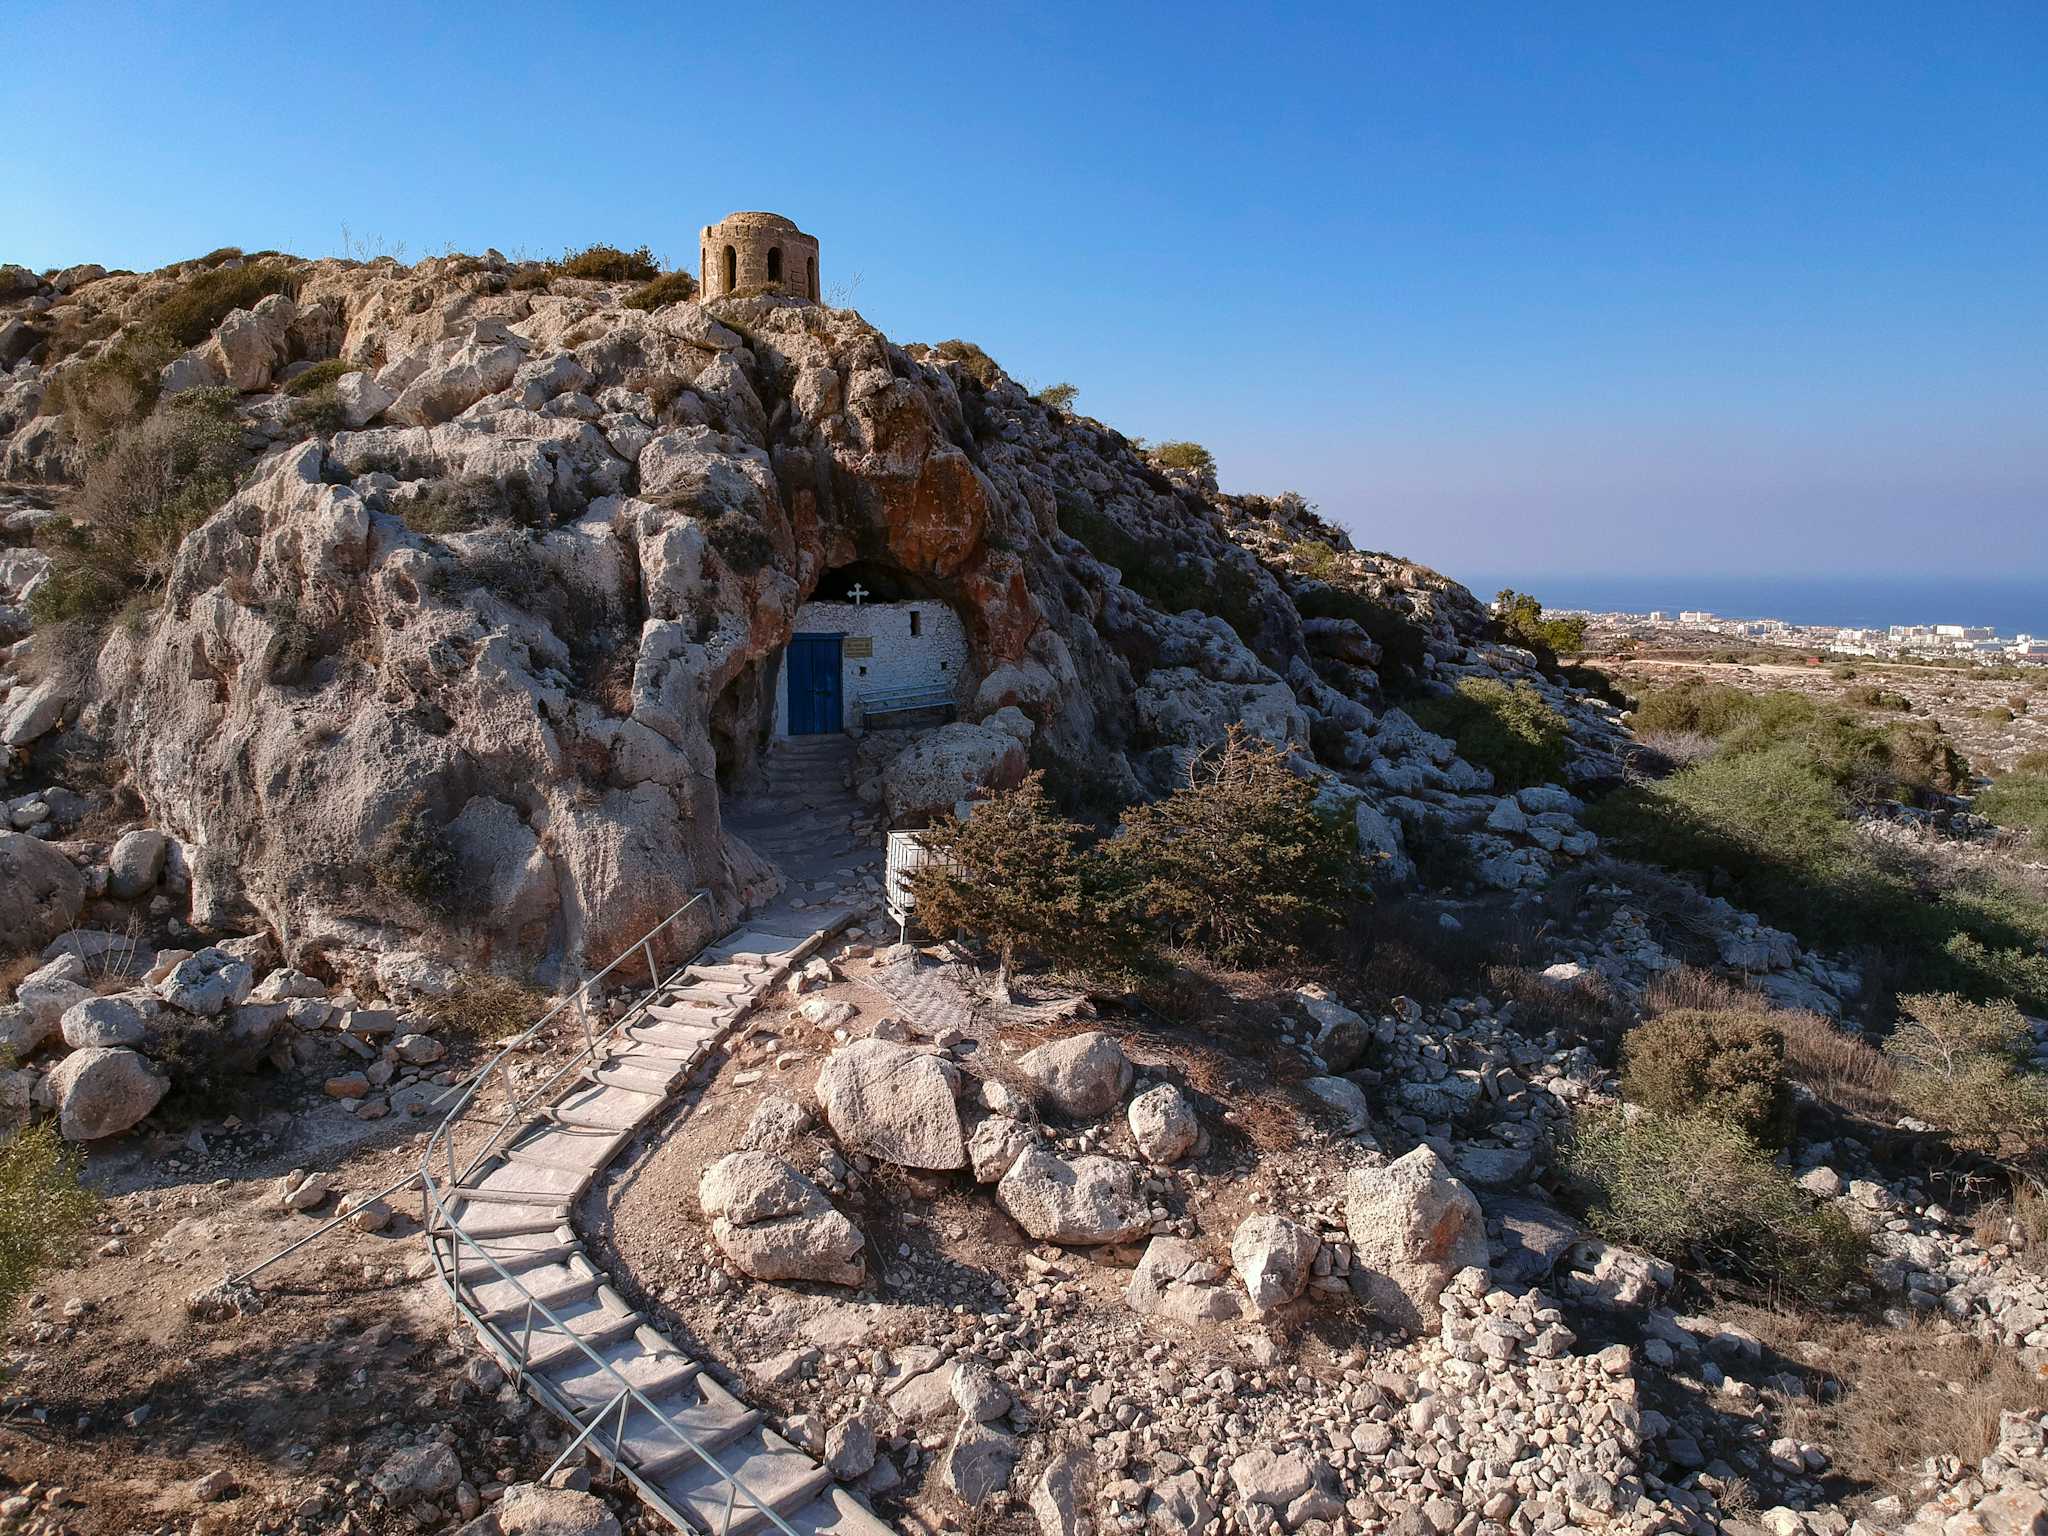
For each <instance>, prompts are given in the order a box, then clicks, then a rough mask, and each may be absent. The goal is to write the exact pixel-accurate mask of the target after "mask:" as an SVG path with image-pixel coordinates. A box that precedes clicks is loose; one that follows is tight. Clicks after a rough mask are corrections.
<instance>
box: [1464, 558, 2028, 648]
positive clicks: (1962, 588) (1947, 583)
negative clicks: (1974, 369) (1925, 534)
mask: <svg viewBox="0 0 2048 1536" xmlns="http://www.w3.org/2000/svg"><path fill="white" fill-rule="evenodd" d="M1445 574H1446V575H1448V576H1453V577H1455V578H1456V579H1457V580H1459V581H1462V582H1463V583H1464V584H1465V585H1466V586H1468V587H1470V588H1471V589H1472V592H1473V595H1474V596H1476V597H1478V598H1479V599H1480V600H1481V601H1489V600H1491V599H1492V597H1493V595H1494V593H1496V592H1498V591H1499V590H1500V589H1501V588H1502V587H1513V588H1515V589H1516V590H1517V591H1521V592H1527V593H1529V594H1530V595H1531V596H1533V597H1535V598H1536V599H1537V600H1538V601H1539V602H1541V603H1542V604H1543V606H1544V607H1546V608H1585V609H1590V610H1591V611H1593V612H1595V613H1649V612H1651V611H1653V610H1656V609H1663V610H1665V611H1667V612H1669V613H1670V614H1671V615H1672V616H1673V617H1674V618H1675V617H1676V616H1677V614H1678V613H1679V611H1680V610H1681V609H1694V608H1703V609H1705V610H1706V611H1707V612H1709V613H1711V614H1713V615H1714V616H1715V617H1716V618H1724V619H1783V620H1785V621H1786V622H1787V623H1788V624H1834V625H1839V626H1841V627H1843V628H1853V629H1874V628H1880V627H1882V626H1885V625H1890V624H1988V625H1990V626H1991V627H1992V628H1993V629H1995V630H1997V631H1998V633H1999V634H2000V635H2004V636H2011V635H2015V634H2021V633H2026V634H2034V635H2048V579H2035V580H2031V581H2017V580H2003V581H1999V580H1982V579H1971V578H1968V577H1940V576H1812V577H1806V576H1600V575H1591V576H1576V575H1568V576H1558V577H1555V578H1552V577H1545V576H1527V575H1523V576H1516V575H1513V574H1511V573H1509V574H1501V575H1485V574H1481V573H1474V572H1465V571H1457V570H1446V571H1445Z"/></svg>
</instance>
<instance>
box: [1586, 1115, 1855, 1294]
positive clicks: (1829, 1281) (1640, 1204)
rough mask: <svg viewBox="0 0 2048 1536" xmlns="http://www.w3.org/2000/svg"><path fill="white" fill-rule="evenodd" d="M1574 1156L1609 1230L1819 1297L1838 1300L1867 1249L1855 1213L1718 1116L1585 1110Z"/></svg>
mask: <svg viewBox="0 0 2048 1536" xmlns="http://www.w3.org/2000/svg"><path fill="white" fill-rule="evenodd" d="M1564 1167H1565V1169H1566V1172H1567V1174H1568V1175H1569V1176H1570V1178H1571V1179H1572V1180H1573V1181H1574V1183H1575V1186H1576V1188H1575V1191H1574V1193H1575V1194H1576V1195H1577V1196H1578V1198H1579V1199H1580V1201H1581V1202H1583V1204H1584V1206H1585V1209H1586V1213H1587V1217H1588V1219H1589V1220H1590V1221H1591V1222H1592V1225H1593V1227H1594V1229H1595V1230H1596V1231H1597V1232H1599V1233H1600V1234H1601V1235H1602V1236H1603V1237H1606V1238H1609V1239H1611V1240H1612V1241H1615V1242H1620V1243H1628V1244H1631V1245H1633V1246H1636V1247H1641V1248H1647V1249H1648V1250H1649V1251H1650V1252H1652V1253H1655V1254H1659V1255H1661V1256H1663V1257H1665V1258H1668V1259H1672V1260H1674V1261H1680V1262H1687V1263H1691V1264H1696V1265H1700V1266H1703V1267H1705V1268H1708V1269H1713V1270H1721V1271H1727V1272H1732V1273H1733V1274H1736V1275H1738V1276H1741V1277H1743V1278H1745V1279H1748V1280H1750V1281H1752V1282H1753V1283H1755V1284H1758V1285H1762V1286H1767V1287H1770V1288H1772V1289H1782V1290H1785V1291H1789V1292H1791V1293H1792V1294H1793V1295H1795V1296H1798V1297H1800V1298H1802V1299H1803V1300H1806V1301H1809V1302H1816V1303H1828V1302H1835V1301H1839V1300H1840V1298H1841V1294H1842V1291H1843V1290H1844V1288H1845V1287H1847V1286H1848V1285H1850V1284H1852V1283H1853V1282H1854V1281H1855V1280H1856V1279H1857V1278H1858V1277H1859V1276H1860V1275H1861V1273H1862V1271H1863V1266H1864V1262H1865V1260H1866V1258H1867V1256H1868V1248H1867V1245H1866V1244H1865V1241H1864V1239H1863V1238H1862V1237H1861V1236H1860V1235H1859V1234H1858V1233H1857V1231H1856V1229H1855V1228H1854V1227H1853V1226H1851V1225H1850V1224H1849V1221H1848V1218H1847V1217H1845V1216H1843V1215H1842V1213H1841V1212H1840V1211H1838V1210H1836V1209H1835V1208H1834V1207H1833V1206H1831V1205H1818V1204H1816V1203H1815V1202H1814V1201H1813V1200H1812V1199H1811V1198H1809V1197H1808V1196H1807V1194H1806V1192H1805V1191H1804V1190H1802V1189H1800V1188H1799V1186H1798V1185H1797V1184H1795V1183H1793V1181H1792V1178H1791V1176H1790V1175H1789V1174H1787V1173H1786V1172H1785V1171H1784V1170H1783V1169H1782V1168H1779V1167H1778V1166H1777V1165H1776V1164H1775V1163H1773V1162H1772V1161H1771V1159H1770V1156H1769V1155H1768V1154H1767V1153H1765V1152H1764V1151H1763V1150H1762V1149H1761V1148H1760V1147H1758V1146H1757V1144H1756V1143H1755V1142H1753V1141H1751V1140H1750V1139H1749V1138H1748V1137H1747V1136H1745V1135H1743V1133H1742V1132H1741V1131H1740V1130H1739V1129H1737V1128H1736V1127H1735V1126H1732V1125H1730V1124H1728V1123H1727V1122H1725V1121H1722V1120H1717V1119H1714V1118H1712V1117H1711V1116H1707V1115H1684V1116H1674V1115H1660V1114H1656V1113H1654V1112H1638V1113H1635V1114H1630V1113H1628V1112H1627V1111H1625V1110H1623V1109H1621V1108H1620V1107H1618V1106H1617V1107H1614V1108H1606V1109H1596V1110H1592V1111H1590V1112H1586V1113H1582V1114H1581V1115H1579V1116H1578V1118H1577V1120H1576V1121H1575V1123H1574V1125H1573V1127H1572V1131H1571V1135H1570V1137H1569V1139H1568V1141H1567V1143H1566V1146H1565V1155H1564Z"/></svg>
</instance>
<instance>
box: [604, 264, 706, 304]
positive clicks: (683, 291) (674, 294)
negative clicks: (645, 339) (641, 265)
mask: <svg viewBox="0 0 2048 1536" xmlns="http://www.w3.org/2000/svg"><path fill="white" fill-rule="evenodd" d="M695 297H697V279H695V278H694V277H692V276H690V274H689V273H687V272H664V273H662V274H661V276H659V277H657V278H655V279H654V280H653V281H652V282H649V283H643V284H642V285H641V286H640V287H638V288H635V289H634V290H633V291H632V292H631V293H629V294H627V295H626V296H625V297H624V298H623V299H621V300H619V302H620V303H621V304H623V305H625V306H626V308H628V309H644V310H655V309H660V308H661V307H662V306H663V305H664V304H681V303H684V302H686V301H688V300H690V299H694V298H695Z"/></svg>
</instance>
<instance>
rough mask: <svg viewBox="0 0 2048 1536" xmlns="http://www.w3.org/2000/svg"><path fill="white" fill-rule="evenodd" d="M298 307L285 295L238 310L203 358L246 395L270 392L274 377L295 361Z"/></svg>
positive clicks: (220, 328) (212, 342)
mask: <svg viewBox="0 0 2048 1536" xmlns="http://www.w3.org/2000/svg"><path fill="white" fill-rule="evenodd" d="M297 318H298V306H297V305H295V304H293V303H292V301H291V300H290V299H288V298H286V297H285V296H284V295H283V294H281V293H273V294H271V295H270V296H269V297H268V298H265V299H262V300H259V301H258V302H257V305H256V307H255V308H254V309H237V310H234V311H232V312H231V313H230V314H229V315H228V317H227V318H226V319H225V320H223V321H221V323H220V325H219V327H218V328H217V329H216V330H215V331H214V333H213V340H212V341H211V342H210V343H208V344H207V346H206V347H205V348H204V349H203V354H202V355H203V356H204V358H205V360H206V362H207V363H208V364H210V365H211V366H212V368H213V371H214V372H215V373H217V374H219V375H220V377H222V378H224V379H226V380H227V381H228V383H229V384H230V385H231V386H232V387H234V388H235V389H239V390H241V391H242V393H244V394H248V393H249V392H251V391H252V390H258V389H264V388H267V387H268V386H269V384H270V376H271V374H273V373H275V372H276V371H277V370H278V369H279V368H281V367H282V366H283V365H284V364H285V362H286V361H287V360H288V359H289V358H290V357H291V339H290V338H291V328H292V322H293V321H294V320H296V319H297Z"/></svg>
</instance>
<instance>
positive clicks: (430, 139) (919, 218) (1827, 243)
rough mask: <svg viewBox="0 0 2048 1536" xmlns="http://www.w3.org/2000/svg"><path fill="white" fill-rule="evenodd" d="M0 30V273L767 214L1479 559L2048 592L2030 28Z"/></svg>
mask: <svg viewBox="0 0 2048 1536" xmlns="http://www.w3.org/2000/svg"><path fill="white" fill-rule="evenodd" d="M0 36H4V37H5V38H6V39H7V42H8V47H7V49H6V50H5V51H6V53H7V55H8V58H9V63H8V66H7V68H6V69H5V70H4V71H0V121H5V122H7V123H8V124H10V125H11V128H10V134H9V145H10V147H9V151H8V153H7V154H6V155H5V156H4V157H0V260H11V261H19V262H23V263H25V264H27V265H30V266H35V267H48V266H53V265H57V264H61V263H69V262H74V261H86V260H92V261H99V262H103V263H105V264H107V265H109V266H126V267H135V268H142V267H148V266H154V265H160V264H162V263H164V262H167V261H172V260H177V259H180V258H183V257H188V256H193V255H197V254H200V253H202V252H204V251H207V250H210V249H212V248H213V247H215V246H219V245H223V244H235V245H241V246H244V247H247V248H250V249H255V248H258V247H269V246H275V247H282V248H286V249H290V250H293V251H296V252H299V253H302V254H306V255H322V254H334V253H338V252H339V250H340V249H341V244H342V236H343V229H344V226H346V228H347V229H348V231H349V232H350V233H351V235H352V236H353V237H354V238H355V239H356V240H358V241H365V240H366V241H368V242H370V243H371V244H372V246H373V248H379V247H381V248H383V249H387V250H391V251H393V252H394V253H398V251H397V248H398V247H399V246H400V245H401V244H402V245H403V247H404V250H403V254H404V255H406V256H407V257H408V258H411V257H416V256H418V255H421V254H428V253H433V252H438V251H440V250H442V249H444V248H447V247H450V246H452V247H454V248H456V249H460V250H472V251H473V250H480V249H482V248H483V247H485V246H489V245H495V246H496V247H497V248H498V249H500V250H502V251H504V252H506V253H507V254H521V253H524V254H529V255H544V254H545V255H552V254H554V253H556V252H557V251H559V250H560V249H562V248H563V247H565V246H570V245H582V244H587V243H589V242H591V241H593V240H605V241H610V242H615V243H621V244H626V245H637V244H640V243H642V242H645V243H647V244H649V245H651V246H653V248H654V249H655V251H656V252H657V253H658V254H661V255H664V256H666V257H668V258H670V259H671V260H672V261H673V262H674V263H675V264H678V265H687V266H690V267H692V268H694V267H695V265H696V250H697V230H698V228H699V226H701V225H702V224H704V223H706V222H709V221H711V220H713V219H716V218H718V217H720V216H722V215H724V214H725V213H727V212H729V211H731V210H733V209H738V208H766V209H772V210H775V211H777V212H781V213H785V214H788V215H789V216H791V217H793V218H794V219H796V220H797V222H798V223H800V224H801V225H802V226H803V227H804V228H805V229H806V230H808V231H810V232H811V233H813V234H815V235H817V236H818V237H819V238H820V240H821V241H822V242H823V255H822V260H821V264H820V265H821V274H822V280H823V283H824V286H825V287H826V288H827V289H828V290H831V289H833V288H835V287H841V286H842V285H844V286H847V287H850V288H851V292H850V297H845V298H844V299H843V300H842V301H843V302H850V303H851V304H852V305H853V306H854V307H856V308H858V309H859V310H861V312H862V313H864V314H865V315H866V316H867V317H868V318H869V319H871V320H873V321H874V322H875V323H876V324H878V325H880V326H881V327H882V328H883V329H884V330H885V331H887V332H888V333H889V334H890V335H891V336H893V337H895V338H897V339H899V340H929V341H936V340H940V339H943V338H945V337H949V336H964V337H967V338H969V339H971V340H974V341H977V342H979V343H980V344H982V345H983V346H984V347H986V348H987V349H988V351H989V352H991V353H992V354H994V355H995V357H997V358H998V359H999V360H1000V361H1001V362H1002V363H1003V364H1004V365H1005V366H1006V367H1007V368H1008V369H1009V370H1010V371H1011V372H1012V373H1014V374H1016V375H1018V376H1019V377H1021V378H1023V379H1025V380H1027V381H1029V382H1032V383H1037V384H1046V383H1051V382H1054V381H1056V380H1061V379H1067V380H1071V381H1073V382H1074V383H1075V384H1077V385H1079V386H1080V389H1081V395H1080V400H1079V402H1078V405H1079V408H1080V409H1082V410H1084V411H1087V412H1088V413H1090V414H1093V415H1096V416H1099V417H1101V418H1102V419H1103V420H1105V421H1108V422H1110V423H1112V424H1113V425H1115V426H1117V427H1120V428H1122V429H1123V430H1125V431H1127V432H1131V433H1135V434H1142V435H1144V436H1147V437H1151V438H1154V439H1159V438H1165V437H1192V438H1195V439H1198V440H1200V441H1202V442H1204V443H1206V444H1208V445H1209V446H1210V448H1212V449H1213V450H1214V452H1215V453H1216V455H1217V458H1218V460H1219V461H1220V464H1221V471H1222V480H1223V483H1224V485H1225V486H1226V487H1227V488H1230V489H1237V490H1262V491H1278V490H1283V489H1295V490H1299V491H1301V492H1302V493H1304V494H1305V495H1307V496H1308V497H1310V499H1312V500H1314V501H1316V502H1318V503H1320V504H1321V505H1322V507H1323V508H1324V510H1325V511H1326V512H1327V513H1329V514H1331V515H1332V516H1334V517H1335V518H1337V519H1338V520H1339V521H1341V522H1342V523H1344V524H1345V525H1346V526H1348V527H1349V528H1350V529H1351V530H1352V531H1353V532H1354V534H1355V536H1356V537H1357V538H1358V539H1359V540H1360V541H1361V542H1362V543H1363V544H1365V545H1367V546H1369V547H1373V548H1381V549H1389V550H1393V551H1396V552H1399V553H1402V554H1408V555H1412V556H1415V557H1418V558H1421V559H1424V560H1427V561H1429V562H1431V563H1433V564H1436V565H1439V566H1441V567H1442V568H1444V569H1446V570H1448V571H1450V572H1452V573H1453V574H1456V573H1457V572H1459V571H1460V570H1461V569H1472V570H1484V571H1486V572H1500V571H1522V572H1525V573H1527V575H1528V577H1529V579H1530V581H1531V583H1532V584H1534V583H1535V582H1536V581H1537V579H1538V578H1540V577H1542V576H1545V575H1554V574H1558V573H1565V572H1585V571H1595V572H1600V573H1606V574H1615V573H1624V574H1625V573H1637V572H1641V573H1665V572H1674V571H1697V572H1730V571H1740V570H1744V569H1754V568H1755V566H1756V565H1757V563H1758V562H1760V561H1768V562H1771V563H1773V564H1776V565H1780V566H1782V567H1784V568H1786V569H1788V570H1793V571H1800V570H1805V571H1818V570H1822V569H1827V570H1834V571H1849V572H1871V573H1884V572H1890V573H1897V572H1902V571H1911V572H1913V573H1916V574H1921V575H1925V574H1929V573H1936V574H1938V573H1941V572H1944V571H1953V572H1956V573H1965V572H1969V573H1976V574H1983V573H1985V572H1986V571H1987V569H1988V570H1990V571H1995V572H1997V573H1999V574H2003V575H2039V576H2041V577H2042V578H2043V579H2044V580H2048V6H2044V5H2042V4H2040V3H2038V0H2025V3H2014V4H2009V5H1999V4H1975V3H1969V0H1958V3H1954V4H1939V5H1930V4H1926V3H1924V0H1914V3H1910V4H1897V3H1889V0H1857V3H1853V4H1848V3H1844V4H1824V3H1808V4H1796V5H1787V4H1785V3H1784V0H1767V3H1755V0H1717V3H1715V4H1711V5H1703V4H1697V3H1687V4H1650V5H1642V4H1625V3H1619V0H1617V3H1612V4H1606V5H1575V4H1570V3H1561V4H1553V5H1547V6H1517V7H1510V6H1507V5H1494V4H1478V5H1446V4H1442V3H1438V0H1430V3H1417V4H1403V5H1370V4H1347V5H1341V6H1339V5H1330V6H1286V7H1271V6H1259V5H1247V4H1236V5H1228V6H1224V5H1212V4H1207V3H1204V0H1182V3H1179V4H1173V5H1165V4H1162V5H1156V6H1154V5H1134V4H1133V5H1126V4H1116V3H1113V0H1112V3H1106V4H1105V3H1100V0H1097V3H1094V4H1088V5H1076V4H1066V3H1060V0H1041V3H1038V4H1033V5H1030V6H1019V7H1014V8H1013V7H1004V6H942V5H937V4H931V5H920V6H908V5H906V6H892V5H889V4H882V3H869V4H863V5H860V6H858V7H836V6H828V5H816V4H814V5H808V6H795V5H792V6H787V7H784V6H779V5H773V4H760V3H749V4H734V5H717V4H699V5H691V6H675V5H644V4H642V5H635V6H631V7H627V6H605V5H594V4H574V3H571V4H564V3H561V0H555V3H552V4H546V5H526V4H519V3H507V0H497V3H491V4H467V3H460V0H440V3H431V4H428V3H414V4H406V5H396V4H377V3H355V4H351V5H348V6H344V7H339V8H337V7H331V6H330V7H319V8H313V7H302V6H297V5H292V4H289V3H275V0H273V3H268V4H262V5H246V4H236V3H221V4H208V5H204V6H201V5H196V4H190V5H179V4H169V3H158V4H150V5H126V4H118V3H107V0H95V3H93V4H90V5H52V4H37V3H27V4H24V3H23V0H0ZM828 297H829V293H828ZM1539 590H1540V586H1539Z"/></svg>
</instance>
